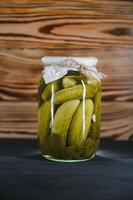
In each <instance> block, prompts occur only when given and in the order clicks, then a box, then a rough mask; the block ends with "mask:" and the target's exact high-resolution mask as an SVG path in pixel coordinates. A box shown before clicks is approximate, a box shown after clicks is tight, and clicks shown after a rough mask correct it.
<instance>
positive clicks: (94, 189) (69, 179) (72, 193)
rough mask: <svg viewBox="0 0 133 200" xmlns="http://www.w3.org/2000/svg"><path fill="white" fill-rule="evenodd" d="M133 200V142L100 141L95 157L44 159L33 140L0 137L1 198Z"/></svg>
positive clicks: (3, 199)
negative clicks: (71, 160)
mask: <svg viewBox="0 0 133 200" xmlns="http://www.w3.org/2000/svg"><path fill="white" fill-rule="evenodd" d="M5 199H6V200H11V199H13V200H26V199H32V200H35V199H36V200H53V199H57V200H60V199H61V200H65V199H67V200H68V199H69V200H74V199H75V200H80V199H82V200H118V199H120V200H130V199H131V200H133V143H132V142H113V141H107V140H106V141H105V140H102V141H101V146H100V149H99V151H98V152H97V155H96V157H95V158H93V159H92V160H90V161H86V162H80V163H58V162H52V161H48V160H45V159H44V158H43V157H42V156H41V155H40V152H39V150H38V147H37V142H36V140H31V139H28V140H26V139H25V140H24V139H22V140H20V139H18V140H17V139H1V140H0V200H5Z"/></svg>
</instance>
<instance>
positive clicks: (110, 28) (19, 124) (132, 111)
mask: <svg viewBox="0 0 133 200" xmlns="http://www.w3.org/2000/svg"><path fill="white" fill-rule="evenodd" d="M44 55H63V56H64V55H65V56H96V57H98V59H99V63H98V66H97V67H98V70H99V71H102V72H104V73H105V74H107V78H106V79H105V80H104V81H103V87H102V128H101V137H107V138H108V137H110V138H112V139H124V140H127V139H132V138H133V123H132V121H133V103H132V100H133V64H132V63H133V3H132V2H131V1H108V0H105V1H98V0H94V1H90V0H88V1H87V0H84V1H83V0H80V1H68V0H65V1H63V2H62V1H59V0H58V1H46V0H38V1H37V0H21V1H16V0H10V1H9V0H6V1H5V0H1V1H0V137H31V136H32V137H35V136H36V132H37V85H38V81H39V78H40V75H41V70H42V64H41V62H40V58H41V57H42V56H44Z"/></svg>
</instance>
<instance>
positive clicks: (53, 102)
mask: <svg viewBox="0 0 133 200" xmlns="http://www.w3.org/2000/svg"><path fill="white" fill-rule="evenodd" d="M42 62H43V63H44V71H43V73H42V77H41V80H40V83H39V90H38V94H39V95H38V96H39V108H38V142H39V147H40V150H41V153H42V155H43V156H44V157H45V158H47V159H50V160H55V161H62V162H75V161H84V160H89V159H91V158H92V157H94V155H95V153H96V150H97V148H98V146H99V135H100V104H101V81H100V79H101V77H102V76H101V73H98V72H97V70H96V68H95V65H96V63H97V59H96V58H95V57H50V56H48V57H43V58H42Z"/></svg>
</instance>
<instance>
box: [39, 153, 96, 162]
mask: <svg viewBox="0 0 133 200" xmlns="http://www.w3.org/2000/svg"><path fill="white" fill-rule="evenodd" d="M94 156H95V153H94V154H93V155H92V156H91V157H90V158H84V159H83V158H82V159H72V160H71V159H68V160H67V159H66V160H65V159H58V158H55V157H53V156H50V155H43V157H44V158H46V159H47V160H50V161H55V162H65V163H74V162H84V161H87V160H91V159H92V158H93V157H94Z"/></svg>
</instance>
